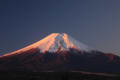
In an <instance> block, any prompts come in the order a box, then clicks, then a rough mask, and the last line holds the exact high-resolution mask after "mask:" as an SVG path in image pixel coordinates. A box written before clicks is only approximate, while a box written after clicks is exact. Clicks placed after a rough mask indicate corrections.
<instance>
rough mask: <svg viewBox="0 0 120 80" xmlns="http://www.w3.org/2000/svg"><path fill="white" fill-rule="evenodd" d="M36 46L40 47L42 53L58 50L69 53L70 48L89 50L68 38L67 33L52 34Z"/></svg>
mask: <svg viewBox="0 0 120 80" xmlns="http://www.w3.org/2000/svg"><path fill="white" fill-rule="evenodd" d="M34 46H38V48H39V49H40V51H41V52H45V51H49V52H56V51H58V50H61V51H67V50H69V49H70V48H75V49H78V50H88V47H87V46H86V45H84V44H82V43H80V42H78V41H77V40H75V39H73V38H72V37H71V36H68V35H67V34H66V33H61V34H60V33H52V34H50V35H49V36H47V37H45V38H44V39H42V40H40V41H39V42H37V43H36V44H34Z"/></svg>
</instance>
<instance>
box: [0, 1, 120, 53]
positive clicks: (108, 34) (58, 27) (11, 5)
mask: <svg viewBox="0 0 120 80" xmlns="http://www.w3.org/2000/svg"><path fill="white" fill-rule="evenodd" d="M119 4H120V0H0V55H2V54H5V53H8V52H11V51H14V50H17V49H20V48H23V47H25V46H27V45H30V44H32V43H34V42H36V41H39V40H41V39H42V38H44V37H45V36H47V35H49V34H51V33H63V32H64V33H67V34H68V35H70V36H72V37H74V38H75V39H77V40H79V41H80V42H82V43H84V44H86V45H88V46H90V47H93V48H95V49H98V50H101V51H104V52H114V53H115V54H119V55H120V5H119Z"/></svg>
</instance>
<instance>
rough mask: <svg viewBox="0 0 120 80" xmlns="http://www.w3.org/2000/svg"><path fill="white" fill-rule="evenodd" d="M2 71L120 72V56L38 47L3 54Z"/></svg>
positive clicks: (0, 61) (0, 62)
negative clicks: (50, 50) (38, 48)
mask: <svg viewBox="0 0 120 80" xmlns="http://www.w3.org/2000/svg"><path fill="white" fill-rule="evenodd" d="M0 71H8V72H44V71H45V72H48V71H53V72H71V71H85V72H101V73H120V57H119V56H116V55H113V54H105V53H103V52H99V51H90V52H85V51H77V50H74V49H71V50H70V51H68V52H65V51H64V52H61V51H60V52H59V51H58V52H56V53H50V52H46V53H40V52H39V51H38V50H36V49H31V50H29V51H26V52H22V53H18V54H14V55H9V56H3V57H1V58H0Z"/></svg>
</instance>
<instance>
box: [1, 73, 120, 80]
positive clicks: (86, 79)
mask: <svg viewBox="0 0 120 80" xmlns="http://www.w3.org/2000/svg"><path fill="white" fill-rule="evenodd" d="M0 79H1V80H5V79H9V80H120V76H118V75H117V76H108V75H107V76H106V75H97V74H96V75H95V74H85V73H80V72H32V73H24V72H21V73H17V72H16V73H15V72H14V73H9V72H8V73H5V72H4V73H2V74H0Z"/></svg>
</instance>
